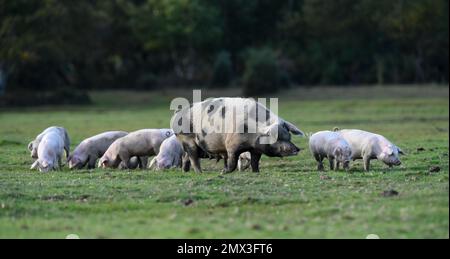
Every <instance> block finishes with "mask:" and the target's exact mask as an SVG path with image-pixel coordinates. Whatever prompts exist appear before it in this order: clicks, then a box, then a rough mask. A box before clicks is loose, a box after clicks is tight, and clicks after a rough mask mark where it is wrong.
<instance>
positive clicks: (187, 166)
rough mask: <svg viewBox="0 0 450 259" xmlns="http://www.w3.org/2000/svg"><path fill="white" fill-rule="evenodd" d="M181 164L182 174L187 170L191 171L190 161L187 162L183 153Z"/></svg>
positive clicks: (187, 159)
mask: <svg viewBox="0 0 450 259" xmlns="http://www.w3.org/2000/svg"><path fill="white" fill-rule="evenodd" d="M182 164H183V165H182V168H183V172H189V170H190V169H191V160H189V156H188V154H187V153H184V155H183V158H182Z"/></svg>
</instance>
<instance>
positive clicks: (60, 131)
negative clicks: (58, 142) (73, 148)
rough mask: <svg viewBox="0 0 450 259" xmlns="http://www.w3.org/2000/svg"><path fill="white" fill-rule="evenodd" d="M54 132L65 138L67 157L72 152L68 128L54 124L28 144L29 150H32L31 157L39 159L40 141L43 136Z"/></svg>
mask: <svg viewBox="0 0 450 259" xmlns="http://www.w3.org/2000/svg"><path fill="white" fill-rule="evenodd" d="M50 132H54V133H56V134H58V135H60V137H61V138H62V139H63V140H64V150H65V151H66V158H67V157H69V153H70V138H69V134H68V133H67V130H66V129H65V128H63V127H57V126H52V127H48V128H46V129H45V130H44V131H43V132H42V133H40V134H39V135H37V136H36V138H35V139H34V140H33V141H31V142H30V144H28V150H30V152H31V157H32V158H34V159H38V147H39V143H40V142H41V141H42V138H43V137H44V136H45V135H46V134H48V133H50Z"/></svg>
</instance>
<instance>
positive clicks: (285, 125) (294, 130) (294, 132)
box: [283, 121, 305, 136]
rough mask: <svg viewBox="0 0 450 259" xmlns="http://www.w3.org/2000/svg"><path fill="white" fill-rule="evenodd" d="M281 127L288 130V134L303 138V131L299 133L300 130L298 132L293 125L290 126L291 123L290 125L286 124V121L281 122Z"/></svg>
mask: <svg viewBox="0 0 450 259" xmlns="http://www.w3.org/2000/svg"><path fill="white" fill-rule="evenodd" d="M283 123H284V124H283V125H284V127H285V128H286V129H287V130H288V131H290V132H292V134H294V135H299V136H305V133H303V131H301V130H299V129H298V128H297V127H295V126H294V124H292V123H290V122H287V121H283Z"/></svg>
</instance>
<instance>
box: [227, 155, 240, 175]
mask: <svg viewBox="0 0 450 259" xmlns="http://www.w3.org/2000/svg"><path fill="white" fill-rule="evenodd" d="M238 159H239V155H238V154H236V153H235V152H228V162H227V168H226V169H225V173H231V172H233V171H234V170H236V167H237V162H238Z"/></svg>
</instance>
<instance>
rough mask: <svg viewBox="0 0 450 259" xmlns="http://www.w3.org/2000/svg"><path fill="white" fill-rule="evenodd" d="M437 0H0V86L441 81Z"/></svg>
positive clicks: (442, 24) (445, 60)
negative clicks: (0, 80)
mask: <svg viewBox="0 0 450 259" xmlns="http://www.w3.org/2000/svg"><path fill="white" fill-rule="evenodd" d="M448 12H449V6H448V0H334V1H329V0H280V1H273V0H214V1H210V0H111V1H96V0H77V1H69V0H14V1H11V0H0V74H1V75H2V78H4V80H2V82H4V83H2V85H3V88H4V87H5V85H6V90H7V91H9V90H12V91H13V90H17V89H22V90H52V89H80V90H85V89H105V88H107V89H121V88H134V89H153V88H161V87H186V86H187V87H190V86H205V87H227V86H230V85H235V86H243V87H244V92H246V93H247V94H248V95H251V94H252V93H254V92H255V91H266V92H270V91H273V90H275V89H279V88H281V87H287V86H289V85H321V84H327V85H358V84H398V83H425V82H435V83H448V75H449V74H448V73H449V72H448V71H449V65H448V64H449V53H448V46H449V42H448V23H449V20H448Z"/></svg>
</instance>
